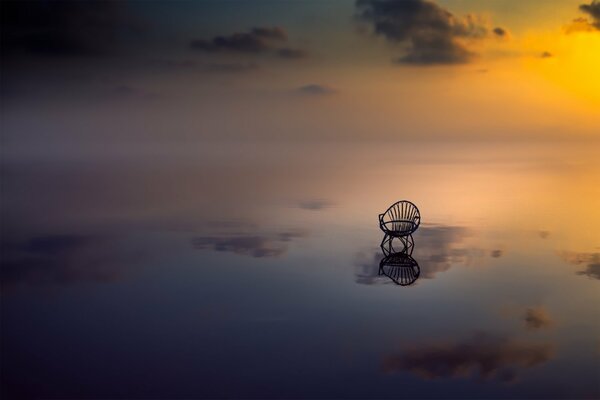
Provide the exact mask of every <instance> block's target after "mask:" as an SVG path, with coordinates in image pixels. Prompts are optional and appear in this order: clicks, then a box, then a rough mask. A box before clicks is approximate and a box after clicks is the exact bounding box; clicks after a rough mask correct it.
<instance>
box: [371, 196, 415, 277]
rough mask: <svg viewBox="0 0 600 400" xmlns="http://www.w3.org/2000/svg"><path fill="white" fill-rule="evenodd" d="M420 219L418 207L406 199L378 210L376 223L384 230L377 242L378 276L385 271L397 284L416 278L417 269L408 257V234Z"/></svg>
mask: <svg viewBox="0 0 600 400" xmlns="http://www.w3.org/2000/svg"><path fill="white" fill-rule="evenodd" d="M420 223H421V214H420V212H419V209H418V208H417V206H415V205H414V204H413V203H411V202H410V201H408V200H401V201H398V202H396V203H394V204H392V205H391V206H390V207H389V208H388V209H387V210H386V211H385V212H384V213H383V214H379V227H380V228H381V230H382V231H383V233H384V236H383V240H382V241H381V244H380V246H379V247H381V251H382V252H383V255H384V257H383V258H382V259H381V261H380V262H379V275H380V276H381V275H385V276H387V277H388V278H390V279H391V280H392V281H393V282H394V283H395V284H397V285H400V286H408V285H411V284H413V283H414V282H415V281H416V280H417V279H418V278H419V275H420V274H421V269H420V268H419V264H418V263H417V261H416V260H415V259H414V258H412V253H413V249H414V247H415V241H414V239H413V237H412V234H413V233H414V232H415V231H416V230H417V228H419V224H420Z"/></svg>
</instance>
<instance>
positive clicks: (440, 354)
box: [382, 333, 554, 382]
mask: <svg viewBox="0 0 600 400" xmlns="http://www.w3.org/2000/svg"><path fill="white" fill-rule="evenodd" d="M553 356H554V346H552V345H549V344H537V343H526V342H519V341H516V340H512V339H510V338H506V337H500V336H494V335H489V334H481V333H480V334H475V335H473V336H472V337H470V338H468V339H466V340H463V341H460V342H454V343H453V342H440V343H431V344H424V345H416V346H412V347H411V348H410V349H406V350H405V351H404V352H402V353H400V354H396V355H390V356H388V357H385V358H384V359H383V362H382V369H383V370H384V371H385V372H388V373H393V372H410V373H412V374H415V375H417V376H419V377H421V378H423V379H441V378H470V377H477V378H478V379H479V380H497V381H501V382H511V381H514V380H516V379H517V378H518V374H519V372H520V371H521V370H524V369H529V368H533V367H535V366H538V365H541V364H544V363H546V362H548V361H549V360H550V359H552V358H553Z"/></svg>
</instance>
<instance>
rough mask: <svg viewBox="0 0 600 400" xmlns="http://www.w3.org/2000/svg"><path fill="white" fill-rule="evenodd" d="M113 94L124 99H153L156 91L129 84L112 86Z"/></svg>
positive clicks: (156, 94) (155, 96)
mask: <svg viewBox="0 0 600 400" xmlns="http://www.w3.org/2000/svg"><path fill="white" fill-rule="evenodd" d="M113 94H115V95H116V96H118V97H121V98H126V99H135V98H137V99H154V98H157V97H159V95H158V93H156V92H152V91H149V90H146V89H143V88H139V87H136V86H131V85H119V86H117V87H115V88H114V90H113Z"/></svg>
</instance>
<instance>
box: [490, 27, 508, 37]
mask: <svg viewBox="0 0 600 400" xmlns="http://www.w3.org/2000/svg"><path fill="white" fill-rule="evenodd" d="M493 32H494V34H496V35H497V36H501V37H504V36H506V34H507V32H506V29H503V28H500V27H496V28H494V31H493Z"/></svg>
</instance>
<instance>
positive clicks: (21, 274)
mask: <svg viewBox="0 0 600 400" xmlns="http://www.w3.org/2000/svg"><path fill="white" fill-rule="evenodd" d="M117 247H118V246H117V244H116V243H115V241H114V240H113V239H110V238H107V237H99V236H88V235H46V236H38V237H33V238H30V239H25V240H22V241H17V242H14V241H7V240H3V242H2V263H1V264H2V268H1V269H0V272H1V278H2V289H3V291H5V290H12V289H14V288H15V287H17V286H19V285H45V286H51V285H62V284H70V283H76V282H114V281H117V280H119V279H120V278H121V277H122V275H123V273H124V271H125V270H126V269H127V268H128V267H129V265H128V264H130V263H132V262H134V261H136V260H138V259H139V256H138V255H137V254H135V253H133V252H128V251H121V250H119V249H118V248H117Z"/></svg>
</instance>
